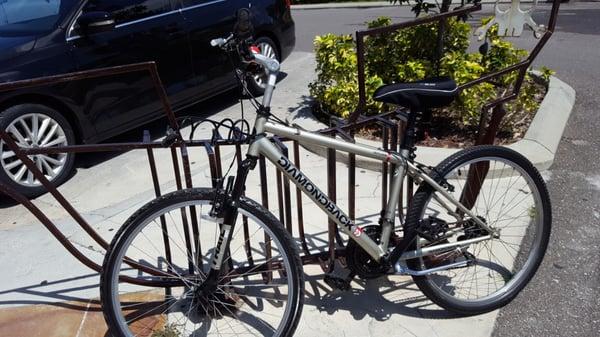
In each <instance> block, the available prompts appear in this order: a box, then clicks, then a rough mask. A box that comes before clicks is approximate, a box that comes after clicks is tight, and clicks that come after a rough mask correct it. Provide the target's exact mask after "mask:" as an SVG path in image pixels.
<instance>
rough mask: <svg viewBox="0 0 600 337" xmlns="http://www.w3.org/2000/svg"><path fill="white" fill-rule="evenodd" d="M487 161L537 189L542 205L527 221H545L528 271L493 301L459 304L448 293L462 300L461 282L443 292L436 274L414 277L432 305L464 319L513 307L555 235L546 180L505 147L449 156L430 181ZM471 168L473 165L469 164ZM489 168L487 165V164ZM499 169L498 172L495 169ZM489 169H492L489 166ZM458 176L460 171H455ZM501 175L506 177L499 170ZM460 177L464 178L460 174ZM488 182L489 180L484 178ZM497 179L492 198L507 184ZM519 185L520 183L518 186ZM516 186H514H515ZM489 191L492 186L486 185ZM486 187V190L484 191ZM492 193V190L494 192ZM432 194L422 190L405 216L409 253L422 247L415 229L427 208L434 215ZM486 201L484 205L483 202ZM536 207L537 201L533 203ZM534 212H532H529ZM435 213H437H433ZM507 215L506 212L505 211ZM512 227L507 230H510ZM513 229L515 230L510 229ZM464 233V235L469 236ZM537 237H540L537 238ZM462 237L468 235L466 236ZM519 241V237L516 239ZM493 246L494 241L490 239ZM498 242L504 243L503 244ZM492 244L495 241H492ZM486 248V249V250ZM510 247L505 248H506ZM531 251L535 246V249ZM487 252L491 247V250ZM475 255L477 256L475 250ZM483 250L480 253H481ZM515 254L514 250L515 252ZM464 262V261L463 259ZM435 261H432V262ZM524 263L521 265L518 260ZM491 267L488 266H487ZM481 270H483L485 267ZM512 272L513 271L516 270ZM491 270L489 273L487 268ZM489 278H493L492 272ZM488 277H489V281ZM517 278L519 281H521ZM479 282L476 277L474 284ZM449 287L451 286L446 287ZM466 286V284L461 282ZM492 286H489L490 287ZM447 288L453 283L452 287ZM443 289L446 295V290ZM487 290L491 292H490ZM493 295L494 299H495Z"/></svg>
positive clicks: (421, 265)
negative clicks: (515, 173)
mask: <svg viewBox="0 0 600 337" xmlns="http://www.w3.org/2000/svg"><path fill="white" fill-rule="evenodd" d="M486 158H487V159H490V160H491V159H498V160H500V161H502V162H504V163H505V164H506V163H510V164H511V165H514V167H513V170H515V168H516V169H517V171H519V172H521V173H524V174H525V175H526V176H528V177H529V178H528V179H529V180H527V178H524V179H525V180H526V181H527V182H528V184H529V183H531V186H533V188H534V189H535V190H536V191H537V195H539V198H538V199H537V200H539V203H540V205H537V204H535V205H534V206H533V208H530V211H529V212H530V213H528V214H527V216H529V217H530V218H532V219H533V216H536V219H537V216H541V220H538V221H537V223H538V224H539V226H541V227H539V228H538V229H537V231H536V232H535V233H534V236H535V241H534V244H535V247H534V248H535V250H534V248H532V253H530V255H528V256H527V259H526V260H525V264H524V267H526V269H525V268H524V269H523V270H521V271H519V272H516V273H515V274H514V275H515V279H513V280H514V281H513V280H510V281H508V282H507V283H506V285H505V286H504V287H506V289H505V288H500V289H499V290H496V292H495V293H493V294H491V295H487V296H486V297H483V298H481V299H478V300H477V299H475V300H471V299H468V300H467V299H457V298H456V297H455V296H452V294H449V292H450V293H454V295H457V294H458V290H457V289H458V286H457V284H458V282H457V283H456V284H455V285H453V287H454V289H451V286H440V285H437V284H435V282H439V283H442V282H443V281H439V280H436V277H437V278H438V279H441V277H440V275H437V274H434V275H425V276H413V279H414V282H415V283H416V284H417V286H418V287H419V289H420V290H421V291H422V292H423V293H424V294H425V295H426V296H427V297H428V298H429V299H430V300H431V301H433V302H434V303H436V304H437V305H439V306H441V307H442V308H445V309H447V310H449V311H452V312H455V313H458V314H461V315H475V314H482V313H486V312H489V311H492V310H495V309H498V308H500V307H502V306H504V305H506V304H508V303H509V302H510V301H512V300H513V299H514V298H515V297H516V296H517V295H518V294H519V292H520V291H521V290H522V289H523V288H524V287H525V286H526V285H527V284H528V283H529V281H530V280H531V278H532V277H533V275H534V274H535V272H536V271H537V269H538V267H539V265H540V263H541V262H542V259H543V257H544V254H545V251H546V248H547V246H548V241H549V237H550V231H551V223H552V211H551V202H550V197H549V194H548V190H547V188H546V184H545V182H544V180H543V179H542V177H541V175H540V173H539V171H538V170H537V169H536V168H535V167H534V166H533V164H532V163H531V162H530V161H528V160H527V159H526V158H525V157H523V156H522V155H521V154H519V153H517V152H515V151H513V150H511V149H508V148H506V147H501V146H475V147H472V148H469V149H465V150H462V151H460V152H458V153H456V154H454V155H452V156H450V157H449V158H447V159H445V160H444V161H442V162H441V163H440V164H439V165H437V167H435V169H433V170H431V173H430V176H431V177H432V178H433V179H434V180H436V181H438V182H439V181H441V180H442V178H444V177H447V176H449V175H450V173H451V172H453V170H455V169H457V168H459V167H461V165H463V164H466V163H474V162H481V163H483V162H485V160H486ZM469 165H470V164H469ZM488 165H489V164H488ZM494 168H495V166H494ZM488 169H489V166H488ZM457 172H459V171H457ZM500 172H502V171H501V170H500ZM459 173H460V172H459ZM487 175H488V173H486V176H487ZM484 179H485V178H484ZM496 179H498V180H497V182H495V183H496V190H494V197H495V194H496V193H497V189H498V186H499V185H500V184H501V183H500V181H501V180H502V179H507V178H505V177H503V175H502V173H499V177H498V178H496ZM511 179H512V178H511ZM515 182H516V180H515ZM493 184H494V181H493V178H492V185H491V186H492V187H493V186H494V185H493ZM513 185H514V183H513ZM513 185H511V186H510V187H507V193H508V189H509V188H512V186H513ZM488 186H489V185H488ZM484 187H485V186H484ZM484 187H482V189H481V190H482V191H483V190H484ZM465 189H466V183H465ZM490 189H491V188H490ZM433 193H434V190H433V188H432V187H431V186H429V185H428V184H426V183H423V184H421V186H420V187H419V189H418V190H417V192H416V193H415V195H414V197H413V199H412V204H411V206H410V208H409V210H408V212H407V216H406V223H405V227H404V228H405V235H406V237H407V238H409V239H410V240H411V242H412V243H411V245H409V250H412V249H416V248H417V242H419V240H417V239H418V238H419V237H420V236H419V234H418V233H417V228H418V226H419V222H420V221H421V219H423V218H424V214H425V212H426V210H427V208H428V207H429V209H430V211H431V209H432V206H431V205H429V202H430V201H431V200H432V194H433ZM479 193H480V194H482V193H483V192H479ZM531 193H532V198H533V199H535V198H537V196H536V194H535V193H536V192H534V191H533V189H532V192H531ZM483 199H485V194H483ZM505 199H506V195H505V196H504V197H503V199H502V202H501V204H502V205H504V204H505ZM484 201H485V200H484ZM492 201H494V200H491V201H490V202H489V204H491V203H492ZM534 201H536V200H534ZM498 203H499V201H496V203H494V204H493V205H494V206H495V205H497V204H498ZM511 207H512V208H511V210H512V209H513V208H515V207H516V206H511ZM520 207H524V206H523V205H520ZM530 207H531V206H530ZM537 207H541V208H542V210H541V211H539V210H538V209H537ZM431 212H433V211H431ZM506 212H508V211H506ZM497 213H498V214H500V215H498V216H499V217H501V216H502V215H503V214H506V213H502V212H501V211H500V212H497ZM531 213H533V215H531ZM488 214H491V211H489V212H488ZM522 217H523V218H525V219H527V217H526V216H522ZM509 220H510V221H512V222H514V221H516V217H515V219H512V218H509ZM499 221H504V220H500V218H499V219H498V220H497V221H496V222H495V223H494V224H498V223H499ZM524 221H526V222H528V223H533V222H534V221H533V220H524ZM506 226H508V225H506ZM512 226H515V225H512ZM465 231H466V230H465ZM520 231H522V232H524V234H523V235H524V236H525V235H529V234H531V233H532V232H529V229H527V228H526V229H524V230H520ZM538 231H539V232H538ZM463 235H464V233H463ZM502 235H503V234H502V233H500V237H502ZM515 236H516V235H515ZM491 240H494V239H491ZM498 240H501V239H500V238H499V239H498ZM490 242H493V241H490ZM485 245H486V247H487V244H485ZM491 246H493V243H490V247H491ZM505 246H506V245H505ZM523 246H524V244H523V243H522V242H521V241H520V242H519V247H518V251H517V253H516V254H515V257H514V260H515V261H513V265H514V264H515V263H516V261H517V260H518V259H522V258H523V257H522V255H519V254H521V253H520V252H521V250H522V247H523ZM532 247H533V245H532ZM488 248H489V247H488ZM504 248H505V249H507V251H509V253H510V250H511V249H513V248H514V247H511V246H509V248H511V249H508V248H506V247H504ZM473 250H476V248H475V249H473ZM482 250H483V248H482V249H480V252H481V251H482ZM489 250H490V252H491V248H489ZM515 250H516V249H515ZM489 255H490V257H491V258H490V260H492V261H493V260H494V259H495V258H494V256H495V255H494V256H492V255H493V253H491V254H489ZM504 255H509V254H506V253H505V254H504ZM465 256H466V255H465ZM431 260H433V259H431ZM519 261H520V260H519ZM426 262H427V258H416V259H411V260H407V265H408V267H409V268H411V269H414V270H424V269H426V268H427V267H426ZM480 263H481V262H480V260H478V258H476V260H475V264H474V265H475V269H476V268H477V267H476V266H477V265H478V264H480ZM494 264H497V263H496V262H494ZM488 265H491V263H488ZM488 267H489V266H488ZM482 268H485V266H484V267H482ZM512 268H515V267H514V266H513V267H512ZM489 269H491V268H489ZM505 271H506V270H503V272H505ZM452 273H457V271H449V272H448V273H447V274H452ZM488 273H491V272H490V271H488ZM476 275H477V272H474V277H475V276H476ZM488 277H489V276H488ZM503 277H506V275H504V276H503ZM517 277H518V278H517ZM477 281H478V276H477V277H475V282H477ZM448 282H450V281H448ZM463 282H465V281H463ZM488 282H489V281H488ZM448 284H449V283H448ZM476 287H479V288H481V286H480V285H476ZM488 288H489V284H488ZM444 289H447V291H446V290H444ZM488 290H489V289H488ZM470 292H471V290H469V296H470ZM492 295H493V296H492Z"/></svg>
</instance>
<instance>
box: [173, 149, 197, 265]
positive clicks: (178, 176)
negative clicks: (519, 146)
mask: <svg viewBox="0 0 600 337" xmlns="http://www.w3.org/2000/svg"><path fill="white" fill-rule="evenodd" d="M175 146H176V145H173V146H171V160H172V162H173V173H174V175H175V186H176V187H177V190H182V189H183V185H182V183H181V172H180V170H179V159H177V150H175ZM180 212H181V224H182V227H183V236H184V238H185V248H186V249H187V252H186V254H188V256H194V255H193V250H192V239H191V237H190V228H189V224H188V220H187V214H186V212H185V208H182V209H180ZM188 268H189V270H190V273H193V272H194V264H193V263H192V261H190V259H188Z"/></svg>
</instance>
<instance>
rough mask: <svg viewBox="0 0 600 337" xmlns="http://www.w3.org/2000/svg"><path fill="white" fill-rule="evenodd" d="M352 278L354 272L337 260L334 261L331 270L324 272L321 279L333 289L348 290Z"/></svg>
mask: <svg viewBox="0 0 600 337" xmlns="http://www.w3.org/2000/svg"><path fill="white" fill-rule="evenodd" d="M353 278H354V274H353V273H352V271H351V270H350V269H348V268H344V267H343V266H342V265H341V264H340V263H339V261H335V264H334V266H333V270H332V271H331V272H329V273H326V274H325V276H324V277H323V281H325V283H327V285H328V286H330V287H331V288H332V289H334V290H335V289H339V290H343V291H348V290H350V288H351V287H350V282H352V279H353Z"/></svg>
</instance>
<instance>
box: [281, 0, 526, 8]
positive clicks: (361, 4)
mask: <svg viewBox="0 0 600 337" xmlns="http://www.w3.org/2000/svg"><path fill="white" fill-rule="evenodd" d="M500 2H501V3H510V2H511V1H510V0H500ZM529 2H533V0H521V3H529ZM481 3H482V4H495V3H496V1H495V0H482V1H481ZM453 4H456V5H458V4H460V1H453ZM393 6H412V4H409V5H407V4H402V5H398V4H392V3H390V2H389V1H357V2H329V3H320V4H298V5H292V9H297V10H310V9H331V8H373V7H393Z"/></svg>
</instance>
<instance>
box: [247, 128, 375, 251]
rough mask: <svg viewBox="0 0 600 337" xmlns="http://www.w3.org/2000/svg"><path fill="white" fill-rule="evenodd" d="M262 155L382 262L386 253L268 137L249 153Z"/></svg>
mask: <svg viewBox="0 0 600 337" xmlns="http://www.w3.org/2000/svg"><path fill="white" fill-rule="evenodd" d="M256 152H259V153H261V154H262V155H264V156H265V157H267V158H268V159H269V160H270V161H271V162H272V163H273V164H275V165H276V166H277V167H278V168H279V169H280V170H281V171H282V172H283V173H284V174H285V175H286V176H288V177H289V178H290V180H291V181H292V182H294V184H296V186H298V187H300V189H301V190H302V191H303V192H304V194H306V195H307V196H308V197H309V198H310V199H311V200H312V201H313V202H315V203H316V204H317V205H318V206H319V207H320V208H321V209H322V210H323V211H324V212H325V213H327V216H329V217H330V218H331V219H332V220H333V221H334V222H335V223H336V224H337V225H338V226H339V227H340V228H341V230H342V231H343V232H344V233H346V234H347V235H348V236H349V237H350V238H351V239H353V240H354V241H356V242H357V243H358V244H359V245H360V246H361V247H362V248H363V249H364V250H365V251H366V252H367V253H369V255H371V256H372V257H373V258H375V259H377V260H380V259H381V258H382V257H383V255H384V252H383V250H382V249H381V247H379V245H377V243H375V241H373V240H371V238H369V237H368V236H367V235H363V230H362V228H360V227H359V226H357V225H355V224H354V223H353V222H352V220H350V218H349V217H348V216H347V215H346V214H345V213H344V211H342V210H341V209H340V208H339V207H338V206H337V205H336V204H335V203H334V202H332V201H331V200H330V199H329V198H328V197H327V195H326V194H325V193H323V191H321V190H320V189H319V188H318V187H317V186H316V185H315V184H314V183H313V182H312V181H310V179H308V177H306V176H305V175H304V174H303V173H302V172H301V171H300V170H299V169H298V168H297V167H296V166H294V164H292V162H291V161H290V160H289V159H288V158H287V157H285V156H284V155H283V154H282V153H281V151H280V150H279V149H278V148H277V147H276V146H275V145H273V144H272V143H271V142H270V141H269V140H268V139H267V138H266V137H262V138H260V139H257V140H256V141H255V142H254V143H253V144H252V145H251V147H250V150H249V153H250V154H254V153H256Z"/></svg>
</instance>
